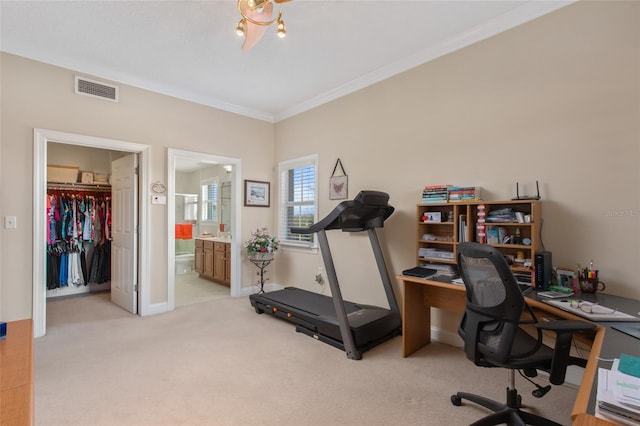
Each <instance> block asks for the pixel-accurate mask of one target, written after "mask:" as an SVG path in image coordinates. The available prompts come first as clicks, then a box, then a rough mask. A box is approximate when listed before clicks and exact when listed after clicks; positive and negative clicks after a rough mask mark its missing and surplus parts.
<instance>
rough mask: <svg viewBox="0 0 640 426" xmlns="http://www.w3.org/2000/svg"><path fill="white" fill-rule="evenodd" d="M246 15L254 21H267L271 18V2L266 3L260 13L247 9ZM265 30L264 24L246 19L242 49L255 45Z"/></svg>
mask: <svg viewBox="0 0 640 426" xmlns="http://www.w3.org/2000/svg"><path fill="white" fill-rule="evenodd" d="M246 15H247V16H248V17H249V18H251V19H253V20H254V21H258V22H268V21H270V20H271V15H273V3H271V2H269V3H267V4H266V5H265V6H264V7H263V8H262V12H261V13H259V12H258V11H257V10H247V11H246ZM266 30H267V27H266V26H263V25H256V24H254V23H252V22H250V21H247V29H246V31H245V36H244V43H243V44H242V50H251V49H252V48H253V46H255V45H256V44H257V43H258V42H259V41H260V39H261V38H262V36H263V35H264V32H265V31H266Z"/></svg>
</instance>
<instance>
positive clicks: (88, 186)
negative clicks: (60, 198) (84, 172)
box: [47, 182, 111, 192]
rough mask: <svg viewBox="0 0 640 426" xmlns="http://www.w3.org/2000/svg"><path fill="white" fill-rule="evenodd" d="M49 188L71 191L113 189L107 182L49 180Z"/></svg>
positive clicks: (104, 190)
mask: <svg viewBox="0 0 640 426" xmlns="http://www.w3.org/2000/svg"><path fill="white" fill-rule="evenodd" d="M47 189H53V190H69V191H99V192H106V191H111V185H109V184H106V183H65V182H47Z"/></svg>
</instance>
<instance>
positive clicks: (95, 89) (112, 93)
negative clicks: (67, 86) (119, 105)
mask: <svg viewBox="0 0 640 426" xmlns="http://www.w3.org/2000/svg"><path fill="white" fill-rule="evenodd" d="M76 93H77V94H79V95H87V96H93V97H96V98H101V99H107V100H109V101H113V102H118V86H113V85H111V84H106V83H101V82H99V81H94V80H89V79H88V78H84V77H78V76H76Z"/></svg>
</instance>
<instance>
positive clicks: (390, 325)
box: [249, 191, 402, 360]
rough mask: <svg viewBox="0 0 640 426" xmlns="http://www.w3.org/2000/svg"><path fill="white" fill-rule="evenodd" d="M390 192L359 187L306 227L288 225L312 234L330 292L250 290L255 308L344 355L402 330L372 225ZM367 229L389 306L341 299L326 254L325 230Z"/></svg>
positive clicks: (384, 212) (385, 209)
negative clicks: (254, 292) (322, 262)
mask: <svg viewBox="0 0 640 426" xmlns="http://www.w3.org/2000/svg"><path fill="white" fill-rule="evenodd" d="M388 201H389V195H388V194H386V193H384V192H379V191H361V192H359V193H358V195H357V196H356V197H355V198H354V199H353V200H349V201H343V202H341V203H340V204H338V205H337V206H336V208H335V209H333V211H332V212H331V213H329V215H327V216H326V217H325V218H324V219H322V220H321V221H319V222H317V223H315V224H313V225H311V226H310V227H308V228H291V232H293V233H296V234H313V233H315V234H317V236H318V242H319V243H320V251H321V253H322V258H323V260H324V266H325V270H326V273H327V279H328V281H329V286H330V289H331V295H332V297H329V296H325V295H323V294H318V293H313V292H310V291H306V290H302V289H299V288H296V287H286V288H284V289H282V290H277V291H272V292H268V293H259V294H252V295H250V296H249V300H250V301H251V305H252V306H253V307H254V309H255V311H256V312H257V313H258V314H262V313H264V312H267V313H270V314H272V315H274V316H276V317H278V318H282V319H285V320H287V321H290V322H292V323H294V324H295V325H296V331H298V332H301V333H304V334H306V335H308V336H311V337H313V338H315V339H317V340H320V341H321V342H324V343H327V344H330V345H332V346H334V347H336V348H339V349H342V350H344V351H345V352H346V354H347V358H349V359H354V360H359V359H362V353H363V352H365V351H367V350H369V349H371V348H372V347H374V346H376V345H378V344H380V343H382V342H384V341H386V340H388V339H391V338H393V337H395V336H399V335H401V334H402V319H401V316H400V310H399V309H398V303H397V301H396V297H395V294H394V293H393V287H392V285H391V279H390V276H389V272H388V270H387V267H386V263H385V261H384V257H383V254H382V249H381V247H380V241H379V240H378V235H377V234H376V228H382V227H383V226H384V221H385V220H386V219H387V218H388V217H389V216H391V214H392V213H393V211H394V208H393V207H392V206H390V205H389V204H388ZM333 229H339V230H341V231H342V232H364V231H366V232H367V233H368V234H369V240H370V242H371V247H372V249H373V254H374V256H375V260H376V264H377V266H378V271H379V273H380V278H381V280H382V285H383V287H384V291H385V294H386V296H387V301H388V304H389V309H387V308H382V307H378V306H372V305H363V304H359V303H354V302H349V301H345V300H343V298H342V293H341V291H340V285H339V283H338V277H337V275H336V269H335V267H334V264H333V258H332V257H331V250H330V249H329V242H328V240H327V234H326V231H328V230H333Z"/></svg>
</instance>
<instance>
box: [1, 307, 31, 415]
mask: <svg viewBox="0 0 640 426" xmlns="http://www.w3.org/2000/svg"><path fill="white" fill-rule="evenodd" d="M32 424H33V325H32V321H31V320H30V319H26V320H21V321H13V322H9V323H7V337H6V338H4V339H2V340H0V425H2V426H9V425H11V426H22V425H32Z"/></svg>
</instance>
